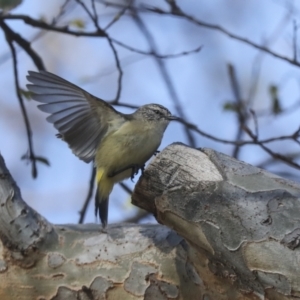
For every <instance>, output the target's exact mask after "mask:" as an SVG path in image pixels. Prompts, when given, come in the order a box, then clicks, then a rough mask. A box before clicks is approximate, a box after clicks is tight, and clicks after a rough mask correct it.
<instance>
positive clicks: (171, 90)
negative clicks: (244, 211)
mask: <svg viewBox="0 0 300 300" xmlns="http://www.w3.org/2000/svg"><path fill="white" fill-rule="evenodd" d="M133 20H134V21H135V22H136V24H137V25H138V27H139V29H140V30H141V31H142V32H143V34H144V35H145V38H146V39H147V41H148V44H149V47H150V51H151V53H153V58H154V60H155V62H156V63H157V65H158V67H159V70H160V72H161V75H162V77H163V80H164V81H165V83H166V86H167V88H168V91H169V93H170V96H171V99H172V100H173V102H174V104H175V109H176V112H177V114H178V116H179V117H180V118H182V119H185V118H186V116H185V113H184V109H183V107H182V105H181V102H180V100H179V97H178V95H177V92H176V89H175V86H174V84H173V82H172V79H171V77H170V75H169V73H168V71H167V68H166V66H165V63H164V61H163V60H161V59H159V58H158V57H156V54H157V52H158V51H157V46H156V43H155V40H154V38H153V36H152V35H151V33H150V31H149V30H148V28H147V26H146V25H145V24H144V21H143V20H142V19H141V18H140V17H139V15H138V14H137V11H134V10H133ZM184 130H185V133H186V135H187V138H188V141H189V145H190V146H192V147H196V142H195V139H194V137H193V135H192V133H191V132H190V130H189V129H188V128H186V127H185V128H184Z"/></svg>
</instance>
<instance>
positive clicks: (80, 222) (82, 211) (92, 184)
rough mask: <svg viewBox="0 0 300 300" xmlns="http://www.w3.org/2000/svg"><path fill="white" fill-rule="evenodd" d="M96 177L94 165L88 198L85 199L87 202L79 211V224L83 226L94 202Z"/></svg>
mask: <svg viewBox="0 0 300 300" xmlns="http://www.w3.org/2000/svg"><path fill="white" fill-rule="evenodd" d="M95 176H96V168H95V167H94V165H93V164H92V172H91V176H90V181H89V188H88V193H87V196H86V198H85V201H84V203H83V207H82V209H81V210H80V211H79V215H80V217H79V221H78V224H82V223H83V221H84V218H85V215H86V212H87V208H88V206H89V204H90V202H91V200H92V196H93V191H94V185H95Z"/></svg>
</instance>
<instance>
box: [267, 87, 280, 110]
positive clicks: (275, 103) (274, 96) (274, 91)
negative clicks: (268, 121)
mask: <svg viewBox="0 0 300 300" xmlns="http://www.w3.org/2000/svg"><path fill="white" fill-rule="evenodd" d="M269 93H270V96H271V101H272V112H273V114H274V115H279V114H280V113H282V106H281V103H280V99H279V97H278V87H277V86H276V85H271V86H270V87H269Z"/></svg>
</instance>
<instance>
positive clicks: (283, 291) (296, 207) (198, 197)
mask: <svg viewBox="0 0 300 300" xmlns="http://www.w3.org/2000/svg"><path fill="white" fill-rule="evenodd" d="M299 195H300V185H299V184H298V183H295V182H292V181H289V180H286V179H283V178H280V177H278V176H276V175H274V174H270V173H268V172H266V171H264V170H262V169H259V168H256V167H254V166H251V165H248V164H246V163H244V162H241V161H237V160H235V159H233V158H231V157H229V156H226V155H224V154H222V153H218V152H216V151H213V150H210V149H199V150H197V149H192V148H189V147H187V146H185V145H183V144H178V143H177V144H173V145H170V146H169V147H167V148H166V149H165V150H164V151H162V152H161V153H160V154H159V155H157V157H156V158H155V159H154V160H153V161H152V162H151V164H150V165H149V167H148V168H147V170H146V171H145V173H144V176H142V177H141V178H140V180H139V182H138V183H137V185H136V187H135V191H134V194H133V197H132V199H133V204H135V205H137V206H139V207H141V208H144V209H147V210H148V211H151V212H152V213H153V214H154V215H155V216H156V219H157V221H158V222H159V223H161V224H164V225H166V226H168V227H169V228H172V229H174V230H175V231H176V232H177V233H178V234H180V235H181V236H182V237H183V238H185V240H186V241H187V242H188V244H189V245H190V246H191V248H193V249H195V251H196V252H198V253H201V255H204V257H202V260H201V261H199V263H200V262H201V263H200V264H201V267H202V268H203V269H201V268H199V264H198V263H197V262H196V261H195V262H194V263H195V266H196V269H197V271H198V274H199V276H200V278H202V279H203V282H204V285H205V286H210V288H211V289H212V288H213V285H214V281H215V277H214V276H217V277H218V278H223V279H226V280H227V285H228V287H230V286H231V287H232V288H236V289H237V290H238V291H241V292H243V293H249V294H256V295H259V296H260V297H261V298H263V299H296V298H298V297H300V271H299V267H300V264H299V257H300V256H299V254H300V252H299V251H300V247H299V237H300V234H299V233H300V199H299ZM203 261H206V262H205V265H203ZM209 273H210V274H209ZM212 274H214V276H212ZM229 289H230V288H229ZM213 299H219V298H213ZM227 299H240V298H234V297H229V296H228V298H227Z"/></svg>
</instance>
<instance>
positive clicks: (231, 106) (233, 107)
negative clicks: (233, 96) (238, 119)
mask: <svg viewBox="0 0 300 300" xmlns="http://www.w3.org/2000/svg"><path fill="white" fill-rule="evenodd" d="M223 109H224V110H227V111H234V112H237V107H236V103H234V102H230V101H228V102H225V103H224V105H223Z"/></svg>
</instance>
